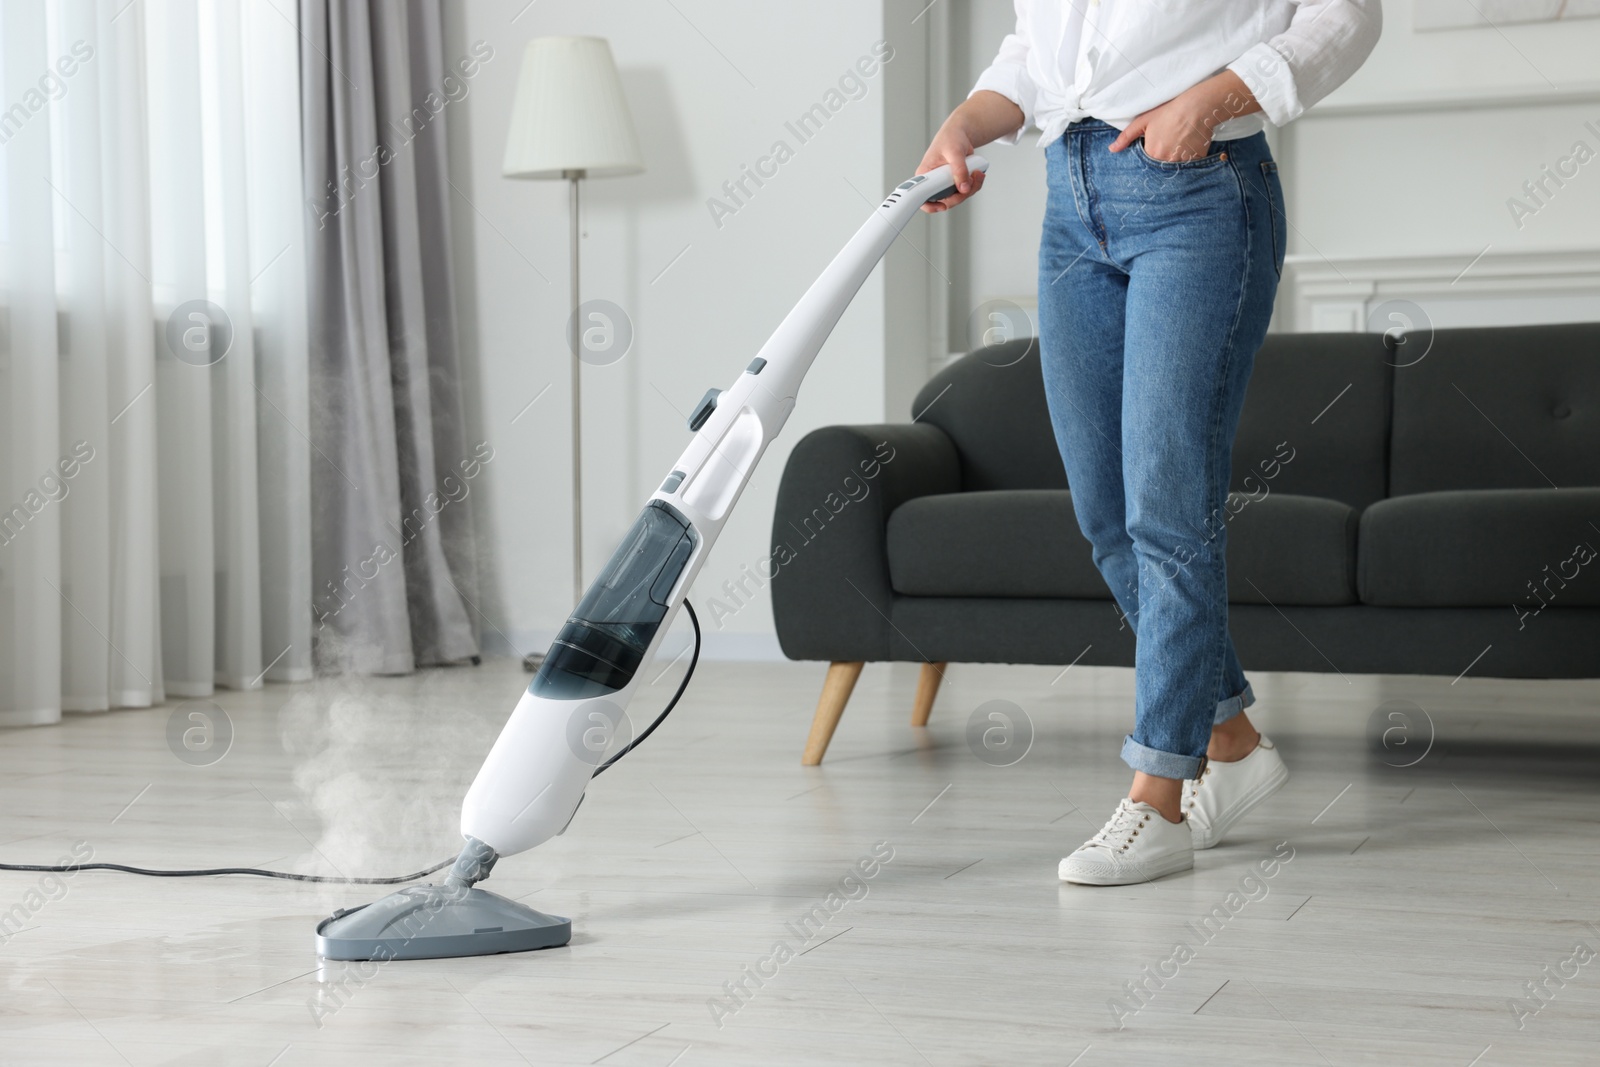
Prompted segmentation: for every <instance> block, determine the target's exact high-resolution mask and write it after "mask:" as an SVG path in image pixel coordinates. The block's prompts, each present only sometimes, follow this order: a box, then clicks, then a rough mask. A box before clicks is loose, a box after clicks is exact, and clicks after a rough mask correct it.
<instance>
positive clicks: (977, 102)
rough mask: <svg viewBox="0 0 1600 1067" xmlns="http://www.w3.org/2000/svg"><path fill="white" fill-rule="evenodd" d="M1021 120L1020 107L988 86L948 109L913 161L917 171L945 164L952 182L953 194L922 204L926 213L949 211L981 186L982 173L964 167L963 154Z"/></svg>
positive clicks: (1011, 129)
mask: <svg viewBox="0 0 1600 1067" xmlns="http://www.w3.org/2000/svg"><path fill="white" fill-rule="evenodd" d="M1022 123H1023V114H1022V109H1021V108H1020V107H1018V106H1017V105H1016V104H1014V103H1012V102H1011V101H1010V100H1007V99H1006V98H1005V97H1003V96H1001V95H1000V94H999V93H992V92H989V91H988V90H984V91H982V92H977V93H974V94H972V96H970V97H968V98H967V99H966V100H965V101H964V102H963V103H962V104H961V106H960V107H958V108H956V109H955V110H954V111H952V112H950V117H949V118H947V119H945V120H944V125H942V126H940V127H939V132H938V133H936V134H934V136H933V143H932V144H930V145H929V146H928V151H927V153H926V154H924V155H923V157H922V162H921V163H920V164H918V165H917V173H918V174H926V173H928V172H929V171H930V170H933V169H934V168H936V167H942V166H945V165H947V164H948V165H949V167H950V176H951V178H952V179H953V180H954V182H955V186H956V194H955V195H954V196H951V197H946V198H945V199H943V200H933V201H929V202H928V203H926V204H923V205H922V210H924V211H927V212H929V213H933V212H938V211H949V210H950V209H951V208H953V207H955V206H956V205H957V204H959V203H961V202H962V201H963V200H966V199H967V198H968V197H970V196H972V195H973V194H975V193H977V191H978V190H979V189H982V188H983V173H982V172H981V171H980V172H979V173H976V174H973V173H970V172H969V171H968V170H967V157H968V156H970V155H972V154H973V152H974V151H976V150H977V149H978V148H981V147H982V146H984V145H986V144H988V143H989V142H990V141H992V140H994V139H995V138H996V137H1001V136H1004V135H1005V134H1008V133H1012V132H1014V131H1015V130H1017V129H1019V128H1020V127H1021V126H1022Z"/></svg>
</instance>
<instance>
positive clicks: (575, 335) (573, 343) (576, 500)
mask: <svg viewBox="0 0 1600 1067" xmlns="http://www.w3.org/2000/svg"><path fill="white" fill-rule="evenodd" d="M562 177H564V178H566V179H567V189H568V191H569V193H568V198H567V214H568V215H569V216H570V219H569V222H570V224H571V227H572V229H571V236H570V241H569V243H570V244H571V246H572V314H571V315H569V316H568V318H567V323H568V327H567V330H568V334H569V336H568V338H567V347H568V350H569V351H570V352H571V355H572V605H573V607H574V608H576V607H577V605H578V601H580V600H582V599H583V406H582V404H581V402H580V400H581V396H582V394H581V392H580V388H581V384H580V383H581V382H582V374H581V373H580V372H581V369H582V367H583V361H582V360H581V359H579V358H578V353H579V352H581V351H583V349H582V345H581V342H582V339H583V335H582V331H583V327H582V325H581V324H580V323H579V322H578V305H579V302H580V301H579V297H578V183H579V182H580V181H582V180H583V171H581V170H568V171H563V172H562Z"/></svg>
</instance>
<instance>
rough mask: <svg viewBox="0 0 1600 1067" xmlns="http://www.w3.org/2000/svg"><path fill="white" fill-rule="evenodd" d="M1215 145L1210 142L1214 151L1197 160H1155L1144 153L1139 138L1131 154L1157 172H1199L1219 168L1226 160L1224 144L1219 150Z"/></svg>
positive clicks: (1142, 144)
mask: <svg viewBox="0 0 1600 1067" xmlns="http://www.w3.org/2000/svg"><path fill="white" fill-rule="evenodd" d="M1217 145H1218V142H1216V141H1213V142H1211V146H1210V147H1211V148H1213V149H1214V151H1213V152H1212V153H1211V154H1210V155H1208V156H1200V157H1199V158H1197V159H1157V158H1156V157H1155V156H1152V155H1151V154H1150V153H1149V152H1147V151H1145V148H1144V138H1143V137H1141V138H1139V139H1138V140H1137V141H1135V142H1133V154H1134V155H1136V156H1138V157H1139V158H1140V159H1141V160H1143V161H1144V162H1145V163H1148V164H1149V165H1150V166H1152V167H1155V168H1156V169H1158V170H1201V169H1204V168H1207V167H1215V166H1219V165H1220V164H1221V163H1222V162H1223V161H1224V160H1226V159H1227V158H1228V155H1227V148H1226V142H1223V147H1221V148H1218V147H1217Z"/></svg>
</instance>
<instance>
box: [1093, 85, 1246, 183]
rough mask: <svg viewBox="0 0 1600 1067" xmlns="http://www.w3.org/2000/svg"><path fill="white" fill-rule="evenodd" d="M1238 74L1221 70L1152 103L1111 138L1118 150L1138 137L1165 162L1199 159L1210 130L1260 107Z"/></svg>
mask: <svg viewBox="0 0 1600 1067" xmlns="http://www.w3.org/2000/svg"><path fill="white" fill-rule="evenodd" d="M1260 110H1261V105H1259V104H1257V103H1256V98H1255V96H1254V95H1253V94H1252V93H1251V92H1250V90H1249V88H1248V87H1246V86H1245V84H1244V82H1243V81H1242V80H1241V79H1240V78H1239V76H1238V75H1237V74H1235V73H1233V71H1231V70H1225V71H1223V72H1222V73H1221V74H1218V75H1216V76H1215V77H1211V78H1207V79H1206V80H1205V81H1203V82H1201V83H1200V84H1199V85H1196V86H1193V87H1192V88H1189V89H1186V90H1184V91H1183V92H1182V93H1180V94H1178V95H1177V96H1175V97H1173V98H1172V99H1171V100H1168V101H1167V102H1166V103H1165V104H1161V105H1160V106H1158V107H1153V108H1151V109H1150V110H1149V111H1146V112H1145V113H1144V114H1142V115H1139V116H1137V117H1136V118H1134V120H1133V121H1132V122H1130V123H1128V125H1127V126H1125V127H1124V128H1123V130H1122V132H1121V133H1120V134H1118V135H1117V139H1116V140H1115V141H1112V142H1111V151H1113V152H1120V151H1122V150H1123V149H1124V148H1127V147H1128V146H1129V145H1131V144H1133V143H1134V142H1135V141H1137V140H1139V139H1140V138H1141V137H1142V138H1144V154H1145V155H1147V156H1149V157H1150V158H1151V159H1155V160H1160V161H1162V162H1165V163H1182V162H1185V161H1187V160H1191V159H1199V158H1201V157H1202V156H1205V155H1208V154H1209V153H1210V151H1211V133H1212V131H1213V130H1215V129H1216V128H1217V127H1218V126H1220V125H1222V124H1223V123H1224V122H1226V121H1228V120H1229V119H1231V118H1237V117H1238V116H1240V115H1248V114H1250V113H1251V112H1255V111H1260Z"/></svg>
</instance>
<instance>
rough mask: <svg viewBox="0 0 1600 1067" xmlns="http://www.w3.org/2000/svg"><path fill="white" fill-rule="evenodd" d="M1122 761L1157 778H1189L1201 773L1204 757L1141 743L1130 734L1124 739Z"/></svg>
mask: <svg viewBox="0 0 1600 1067" xmlns="http://www.w3.org/2000/svg"><path fill="white" fill-rule="evenodd" d="M1122 762H1123V763H1126V764H1127V765H1128V766H1130V767H1132V768H1133V769H1134V770H1136V771H1143V772H1144V773H1146V774H1153V775H1155V776H1156V777H1157V778H1183V779H1188V778H1193V777H1195V776H1196V775H1198V774H1199V773H1200V768H1201V767H1202V766H1203V765H1204V757H1201V756H1180V755H1178V754H1177V753H1175V752H1163V751H1161V750H1160V749H1159V748H1151V747H1150V746H1148V745H1141V744H1140V743H1139V742H1137V741H1135V740H1134V739H1133V735H1132V734H1129V735H1128V736H1127V737H1125V738H1124V739H1123V741H1122Z"/></svg>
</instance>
